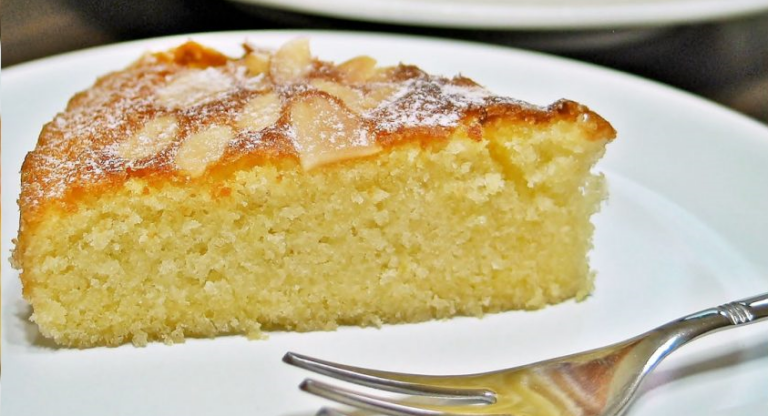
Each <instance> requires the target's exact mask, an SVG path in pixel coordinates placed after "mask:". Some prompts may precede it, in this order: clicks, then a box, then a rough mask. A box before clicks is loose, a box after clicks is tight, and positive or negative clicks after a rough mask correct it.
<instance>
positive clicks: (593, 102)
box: [2, 32, 768, 416]
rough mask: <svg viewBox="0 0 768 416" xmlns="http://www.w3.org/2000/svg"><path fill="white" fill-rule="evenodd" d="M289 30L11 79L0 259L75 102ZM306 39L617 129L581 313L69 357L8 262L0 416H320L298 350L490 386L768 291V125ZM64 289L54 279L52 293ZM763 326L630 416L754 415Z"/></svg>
mask: <svg viewBox="0 0 768 416" xmlns="http://www.w3.org/2000/svg"><path fill="white" fill-rule="evenodd" d="M298 34H299V33H297V32H238V33H223V34H210V35H192V36H181V37H175V38H164V39H157V40H149V41H142V42H137V43H129V44H122V45H115V46H110V47H106V48H99V49H93V50H88V51H83V52H79V53H74V54H69V55H64V56H59V57H55V58H50V59H46V60H43V61H38V62H34V63H30V64H26V65H23V66H18V67H15V68H11V69H8V70H7V71H4V72H5V73H4V74H3V83H2V97H3V101H4V103H5V114H4V120H3V135H2V140H3V142H2V146H3V152H2V167H3V175H2V181H3V183H2V189H3V195H2V198H3V199H2V204H3V212H2V215H3V217H2V252H3V253H5V254H4V256H7V254H8V253H9V251H10V249H11V244H12V243H11V239H12V238H13V237H14V236H15V234H16V230H17V223H18V215H17V210H16V209H15V199H16V197H17V195H18V191H19V184H18V182H19V175H18V172H19V169H20V166H21V162H22V159H23V158H24V155H25V153H26V152H27V151H29V150H31V149H32V148H33V146H34V144H35V139H36V136H37V134H38V132H39V130H40V127H41V126H42V124H43V123H45V122H46V121H47V120H49V119H51V118H52V116H53V115H54V114H55V113H56V112H57V111H59V110H61V109H62V108H64V105H65V103H66V101H67V99H68V98H69V97H70V96H71V95H72V94H73V93H75V92H76V91H78V90H81V89H84V88H86V87H88V86H89V85H90V84H91V83H92V82H93V81H94V78H95V77H96V76H97V75H99V74H103V73H105V72H107V71H110V70H114V69H119V68H121V67H123V66H124V65H126V64H128V63H129V62H131V61H132V60H133V59H135V58H136V57H138V56H139V55H140V54H141V53H143V52H145V51H147V50H158V49H164V48H167V47H170V46H172V45H176V44H178V43H179V42H181V41H183V40H184V39H186V38H189V37H192V38H193V39H196V40H198V41H201V42H203V43H206V44H209V45H212V46H215V47H217V48H221V49H223V50H225V51H228V52H231V53H236V52H237V51H238V45H239V44H240V43H241V42H242V41H243V40H244V39H246V38H248V39H250V40H251V41H253V42H256V43H258V44H262V45H268V46H277V45H279V44H281V43H282V42H284V41H285V40H287V39H290V38H293V37H295V36H297V35H298ZM301 34H305V35H310V36H311V39H312V45H313V50H314V51H315V53H316V54H317V55H319V56H321V57H323V58H326V59H333V60H342V59H346V58H349V57H351V56H354V55H357V54H361V53H366V54H370V55H373V56H375V57H377V58H379V59H380V62H382V63H384V64H394V63H397V62H398V61H400V60H402V61H405V62H411V63H416V64H418V65H420V66H422V67H423V68H425V69H427V70H429V71H432V72H438V73H444V74H456V73H459V72H461V73H463V74H465V75H468V76H471V77H473V78H475V79H476V80H478V81H479V82H481V83H483V84H485V85H487V86H488V87H490V88H491V89H493V90H495V91H497V92H499V93H502V94H507V95H512V96H515V97H519V98H523V99H526V100H529V101H532V102H534V103H541V104H544V103H549V102H552V101H554V100H556V99H558V98H561V97H568V98H571V99H575V100H578V101H581V102H583V103H586V104H588V105H589V106H591V107H592V108H593V109H594V110H596V111H597V112H599V113H601V114H602V115H604V116H605V117H606V118H607V119H608V120H610V121H612V123H613V124H614V126H615V127H616V129H617V130H618V131H619V138H618V139H617V140H616V141H615V142H614V143H612V144H611V145H610V148H609V149H608V154H607V156H606V157H605V159H604V160H603V161H602V162H601V163H600V166H599V168H600V170H602V171H604V172H605V173H606V175H607V177H608V180H609V183H610V191H611V197H610V201H609V202H608V204H607V205H606V206H605V207H604V209H603V211H602V212H601V213H600V214H599V215H598V216H597V217H596V219H595V220H596V222H597V234H596V239H595V251H594V253H593V255H592V263H593V265H594V267H595V268H596V269H597V270H598V273H599V274H598V278H597V289H596V291H595V293H594V295H593V296H592V297H590V298H589V299H588V300H587V301H585V302H583V303H580V304H576V303H573V302H566V303H564V304H561V305H557V306H554V307H549V308H546V309H544V310H541V311H536V312H509V313H504V314H498V315H492V316H487V317H486V318H483V319H474V318H458V319H452V320H448V321H442V322H428V323H421V324H413V325H398V326H387V327H384V328H382V329H370V328H369V329H359V328H343V329H341V330H339V331H336V332H316V333H306V334H297V333H273V334H271V336H270V339H269V340H266V341H248V340H246V339H245V338H244V337H239V336H235V337H222V338H217V339H204V340H190V341H188V342H187V343H185V344H182V345H175V346H171V347H169V346H166V345H163V344H151V345H150V346H148V347H146V348H134V347H133V346H130V345H127V346H122V347H119V348H113V349H108V348H94V349H87V350H73V349H61V348H56V347H55V346H53V345H52V344H51V343H49V342H46V341H45V340H43V339H41V338H40V336H39V335H38V332H37V330H36V327H35V326H34V325H32V324H30V323H29V322H27V317H28V316H29V313H30V311H29V309H28V307H27V306H26V304H25V303H24V301H22V299H21V295H20V284H19V281H18V273H17V272H16V271H15V270H12V269H11V268H10V265H9V264H8V262H7V261H4V262H3V266H2V267H3V269H2V276H3V331H2V336H3V339H2V342H3V345H2V352H3V391H2V394H3V400H2V406H3V407H2V414H3V416H38V415H40V416H43V415H46V416H47V415H54V414H55V415H79V416H86V415H94V416H103V415H115V416H117V415H131V416H135V415H150V416H151V415H187V416H203V415H206V416H210V415H228V416H246V415H247V416H253V415H274V416H309V415H311V414H313V411H314V410H316V409H318V408H319V407H320V406H321V405H323V404H327V402H325V401H323V400H320V399H316V398H314V397H311V396H309V395H307V394H305V393H302V392H300V391H299V390H298V389H297V386H298V384H299V382H300V381H301V380H302V379H303V378H304V377H305V376H307V374H306V373H304V372H302V371H300V370H297V369H295V368H292V367H289V366H287V365H285V364H283V363H282V362H281V361H280V359H281V357H282V355H283V354H284V353H285V352H286V351H296V352H301V353H305V354H309V355H314V356H317V357H322V358H326V359H330V360H338V361H343V362H347V363H351V364H356V365H362V366H370V367H379V368H389V369H393V370H408V371H414V372H425V373H454V372H455V373H459V372H473V371H482V370H490V369H494V368H500V367H504V366H512V365H518V364H523V363H527V362H531V361H534V360H539V359H544V358H548V357H552V356H557V355H562V354H566V353H570V352H574V351H577V350H583V349H587V348H592V347H597V346H600V345H603V344H607V343H610V342H613V341H619V340H621V339H623V338H626V337H629V336H631V335H634V334H637V333H640V332H642V331H644V330H647V329H650V328H651V327H654V326H656V325H659V324H662V323H664V322H666V321H668V320H671V319H673V318H676V317H678V316H681V315H684V314H686V313H690V312H693V311H695V310H698V309H702V308H705V307H709V306H714V305H716V304H718V303H722V302H725V301H730V300H735V299H737V298H741V297H747V296H750V295H754V294H757V293H759V292H766V291H768V256H765V248H766V247H768V217H767V216H766V215H765V212H766V210H768V186H766V183H767V181H766V179H768V163H766V161H768V128H766V127H765V126H763V125H761V124H758V123H756V122H753V121H750V120H749V119H747V118H745V117H742V116H740V115H738V114H735V113H733V112H730V111H728V110H725V109H723V108H720V107H717V106H716V105H713V104H711V103H708V102H706V101H703V100H701V99H698V98H695V97H693V96H690V95H687V94H684V93H681V92H679V91H675V90H672V89H670V88H667V87H664V86H661V85H658V84H654V83H651V82H648V81H644V80H641V79H638V78H635V77H631V76H627V75H623V74H620V73H616V72H612V71H608V70H604V69H600V68H597V67H594V66H589V65H584V64H580V63H575V62H572V61H567V60H563V59H558V58H553V57H549V56H545V55H539V54H533V53H528V52H521V51H516V50H511V49H505V48H499V47H489V46H480V45H475V44H466V43H458V42H446V41H436V40H427V39H420V38H409V37H392V36H382V35H375V34H370V35H366V34H359V33H355V34H343V33H301ZM54 278H55V277H54ZM766 345H768V326H767V325H765V324H756V325H753V326H748V327H745V328H740V329H738V328H737V329H734V330H732V331H729V332H726V333H720V334H715V335H712V336H711V337H709V338H705V339H703V340H700V341H698V342H696V343H694V344H692V345H690V346H688V347H686V348H685V349H683V350H681V351H680V352H678V353H675V354H673V355H672V357H670V358H669V359H668V361H666V362H665V363H663V364H662V365H661V366H660V367H659V368H658V370H657V372H655V373H654V375H653V376H652V377H651V378H650V379H648V380H647V381H648V382H647V384H646V385H645V387H644V389H643V392H642V394H641V395H640V397H639V398H638V400H637V402H636V403H635V405H634V406H633V407H632V408H631V411H630V413H629V414H630V415H635V416H636V415H655V416H657V415H680V414H696V415H734V414H739V415H750V414H766V410H768V404H766V403H768V389H766V388H765V386H766V385H768V348H766V347H765V346H766Z"/></svg>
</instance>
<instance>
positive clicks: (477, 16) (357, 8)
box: [229, 0, 768, 31]
mask: <svg viewBox="0 0 768 416" xmlns="http://www.w3.org/2000/svg"><path fill="white" fill-rule="evenodd" d="M229 1H231V2H235V3H238V4H240V5H244V6H246V7H247V6H252V7H253V6H260V7H267V8H271V9H274V10H281V11H287V12H295V13H303V14H310V15H312V14H314V15H319V16H325V17H332V18H341V19H346V20H357V19H359V20H363V21H367V22H376V23H390V24H400V25H407V26H426V27H444V28H458V29H489V30H500V29H514V30H524V31H532V30H553V31H564V30H578V29H589V30H595V29H618V28H621V29H628V28H641V27H646V28H647V27H660V26H669V25H674V24H689V23H703V22H708V21H717V20H724V19H730V18H736V17H741V16H748V15H752V14H756V13H760V12H763V11H767V10H768V1H766V0H732V1H728V2H723V1H718V0H669V1H648V0H637V1H635V2H633V3H629V4H627V3H624V4H603V5H570V4H568V3H569V2H568V1H567V0H566V1H561V2H560V4H551V5H516V4H509V3H507V1H510V0H497V1H494V0H483V1H477V2H471V3H469V0H367V1H366V2H363V3H361V2H359V1H357V0H327V1H322V2H316V1H314V0H229ZM393 2H395V3H397V4H393ZM463 2H466V3H463ZM462 3H463V4H462ZM468 5H469V6H468Z"/></svg>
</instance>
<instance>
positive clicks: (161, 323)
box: [21, 117, 605, 347]
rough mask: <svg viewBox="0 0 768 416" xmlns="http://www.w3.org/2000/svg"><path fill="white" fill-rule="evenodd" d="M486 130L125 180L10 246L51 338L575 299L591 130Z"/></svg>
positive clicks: (498, 124)
mask: <svg viewBox="0 0 768 416" xmlns="http://www.w3.org/2000/svg"><path fill="white" fill-rule="evenodd" d="M482 130H483V131H482V135H481V137H480V139H479V140H477V137H474V136H473V135H470V134H468V132H467V131H466V130H465V129H463V128H459V129H457V130H456V131H455V132H454V133H453V134H452V136H451V137H450V138H448V139H447V140H440V141H429V142H426V143H427V144H425V142H421V143H420V142H419V141H418V140H414V141H410V142H407V143H402V144H399V145H394V146H392V147H391V148H388V149H386V150H385V151H383V152H381V153H379V154H377V155H375V156H371V157H362V158H356V159H352V160H347V161H343V162H339V163H334V164H330V165H327V166H322V167H320V168H317V169H314V170H312V171H309V172H305V171H303V170H302V169H301V167H300V166H299V165H298V163H297V162H296V161H295V160H293V159H290V158H286V159H282V160H274V161H266V162H263V163H255V164H252V165H251V166H234V167H232V168H231V169H230V170H229V171H228V172H226V174H225V173H221V174H220V175H206V176H203V177H200V178H198V179H193V180H191V182H173V181H165V182H159V183H152V182H149V181H147V180H145V179H142V178H132V179H130V180H129V181H128V182H127V183H125V184H124V185H123V186H120V187H116V188H114V189H111V190H108V191H105V192H103V193H99V194H92V195H82V196H80V198H81V200H80V202H79V204H78V206H77V207H76V208H75V209H73V210H70V211H64V210H63V209H59V208H51V209H49V212H47V213H46V215H44V216H41V220H40V221H39V222H38V223H35V224H31V225H29V227H30V229H29V230H26V232H28V233H30V234H34V235H35V238H34V239H29V240H28V242H27V243H26V244H25V245H24V246H23V247H22V248H21V249H22V250H23V253H22V255H23V256H24V258H25V261H24V277H25V285H24V291H25V297H27V298H28V299H29V300H30V301H31V303H32V304H33V305H34V315H33V320H35V321H36V322H37V323H38V324H39V326H40V329H41V331H42V332H43V334H44V335H45V336H47V337H52V338H54V339H55V341H56V342H58V343H60V344H65V345H71V346H79V347H85V346H92V345H105V344H106V345H118V344H121V343H124V342H128V341H131V342H133V343H134V344H136V345H144V344H146V343H147V342H148V341H150V340H162V341H165V342H167V343H173V342H181V341H183V339H184V337H189V336H192V337H198V336H200V337H206V336H213V335H216V334H222V333H244V334H248V335H249V336H251V337H260V336H262V335H263V331H264V330H281V329H285V330H297V331H309V330H328V329H332V328H335V327H337V326H338V325H374V326H378V325H381V324H382V323H396V322H417V321H424V320H428V319H432V318H444V317H449V316H452V315H457V314H458V315H474V316H479V315H482V314H483V313H487V312H496V311H502V310H508V309H536V308H541V307H543V306H545V305H546V304H550V303H555V302H559V301H562V300H564V299H568V298H574V297H575V298H576V299H582V298H584V297H585V296H587V295H588V294H589V293H590V290H591V289H592V284H593V283H592V273H591V272H590V270H589V265H588V262H587V254H588V251H589V249H590V244H591V243H590V241H591V235H592V230H593V226H592V224H591V223H590V220H589V219H590V216H591V215H592V214H593V213H595V212H596V211H597V210H598V208H599V205H600V201H601V200H602V199H603V197H604V190H603V178H602V176H601V175H599V174H594V173H592V172H591V171H590V169H591V166H592V165H593V164H594V163H595V162H596V161H597V159H599V158H600V156H602V153H603V150H604V145H605V143H604V141H601V140H591V139H590V134H591V133H590V132H589V131H588V130H586V128H585V127H584V126H583V124H580V123H574V122H572V121H571V120H564V119H552V120H551V121H547V122H541V123H521V122H520V121H519V120H513V119H509V118H505V117H498V118H495V119H491V120H487V121H486V122H485V123H484V124H483V126H482ZM470 136H473V137H470Z"/></svg>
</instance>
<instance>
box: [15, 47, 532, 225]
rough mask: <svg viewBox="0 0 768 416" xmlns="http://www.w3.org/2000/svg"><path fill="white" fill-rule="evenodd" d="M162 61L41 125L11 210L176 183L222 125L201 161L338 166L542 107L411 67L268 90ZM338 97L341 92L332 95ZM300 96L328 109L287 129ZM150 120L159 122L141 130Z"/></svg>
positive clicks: (317, 70) (233, 68) (233, 66)
mask: <svg viewBox="0 0 768 416" xmlns="http://www.w3.org/2000/svg"><path fill="white" fill-rule="evenodd" d="M187 46H188V45H187ZM192 48H194V45H193V46H192ZM259 53H262V54H263V52H262V51H260V52H259ZM169 56H170V57H171V58H169ZM172 56H173V55H172V53H170V54H169V53H166V54H155V55H146V56H144V57H142V58H141V59H140V60H139V61H138V62H136V63H135V64H133V65H131V66H130V67H128V68H127V69H125V70H123V71H119V72H115V73H112V74H109V75H107V76H105V77H103V78H101V79H99V80H98V81H97V82H96V84H95V85H94V86H93V87H91V88H90V89H88V90H86V91H84V92H82V93H80V94H78V95H76V96H75V97H73V99H72V100H71V101H70V103H69V105H68V106H67V109H66V111H64V112H62V113H60V114H59V115H57V116H56V117H55V118H54V119H53V120H52V121H51V122H50V123H48V124H47V125H46V126H45V127H44V129H43V132H42V133H41V136H40V139H39V141H38V144H37V147H36V149H35V150H34V151H33V152H31V153H30V154H29V156H28V158H27V160H26V162H25V164H24V168H23V172H22V174H23V175H22V195H21V200H22V201H21V203H22V206H25V207H28V208H29V209H32V210H34V209H35V208H36V207H39V206H41V205H43V203H45V202H48V201H63V200H65V199H66V196H67V195H68V194H70V193H71V192H72V191H74V190H76V189H80V190H89V189H96V188H98V187H99V186H102V185H108V184H120V183H122V182H124V181H126V180H127V179H129V178H131V177H133V176H136V175H142V176H147V175H154V176H162V175H182V176H183V175H185V174H186V173H185V170H184V169H180V168H179V166H178V164H177V161H176V158H177V155H178V152H179V149H180V147H182V146H183V144H184V142H185V141H186V140H187V139H188V138H189V137H191V136H193V135H195V134H197V133H198V132H201V131H203V130H206V129H207V128H208V127H210V126H213V125H217V126H222V128H224V127H226V128H229V129H231V132H232V138H231V139H228V142H227V143H223V144H222V143H220V144H219V145H217V146H213V147H212V148H215V150H216V154H215V155H214V156H215V158H212V159H211V161H217V162H216V163H228V162H227V161H234V160H237V159H238V158H240V157H243V156H245V155H248V154H261V155H266V156H265V157H266V158H269V157H278V156H281V157H286V156H287V157H297V158H299V161H300V162H301V163H302V166H304V167H305V168H307V167H308V166H314V165H313V164H317V163H328V161H334V160H340V158H342V157H341V156H340V155H341V154H343V155H344V156H343V157H344V158H350V157H360V156H365V155H370V154H373V153H375V152H378V151H380V150H381V146H380V145H379V144H380V143H384V142H385V141H386V138H387V137H388V136H389V135H392V134H398V133H402V132H403V131H407V130H408V129H419V128H440V129H451V128H455V127H456V126H458V125H459V124H460V123H461V122H462V120H463V119H464V118H465V117H466V116H467V115H468V114H470V113H471V112H478V111H483V110H484V109H486V108H488V107H489V106H499V105H502V106H504V105H513V106H515V108H520V109H523V110H530V111H541V110H540V109H538V108H536V107H533V106H530V105H528V104H525V103H522V102H519V101H514V100H511V99H506V98H501V97H498V96H494V95H493V94H491V93H490V92H489V91H487V90H486V89H484V88H482V87H480V86H478V85H477V84H475V83H473V82H472V81H470V80H468V79H466V78H461V77H458V78H453V79H448V78H443V77H437V76H429V75H427V74H425V73H423V72H421V71H420V70H418V69H416V68H415V67H408V66H399V67H393V68H383V69H381V70H380V71H379V72H378V74H379V75H377V76H378V78H377V79H375V80H372V81H371V82H369V83H367V84H360V83H355V84H342V83H341V82H342V81H339V80H340V79H342V77H340V76H339V75H338V74H337V73H336V72H335V71H336V69H335V67H334V66H333V65H331V64H328V63H323V62H319V61H313V64H312V65H313V66H312V68H313V69H312V71H310V72H309V73H308V74H307V75H306V76H305V78H304V79H298V80H297V79H292V80H291V82H290V83H276V82H275V79H274V78H273V77H272V76H271V75H270V74H269V73H256V74H254V73H253V70H252V69H253V68H251V70H250V71H249V69H248V68H247V67H246V65H245V64H244V58H240V59H230V60H228V61H226V62H224V63H223V64H216V66H210V65H208V66H206V65H195V64H194V63H193V64H188V63H186V62H185V63H177V62H176V61H174V60H173V58H172ZM203 58H204V56H203ZM341 92H344V94H345V96H343V97H342V96H337V95H334V94H341ZM311 97H316V98H317V97H321V98H322V100H325V102H327V103H330V104H327V105H326V107H323V108H325V110H322V111H326V112H328V113H327V114H325V113H323V112H322V111H320V113H317V114H313V113H312V112H311V111H309V112H307V114H304V116H302V117H303V120H302V121H301V123H297V122H296V120H295V112H294V110H293V108H294V107H292V106H295V105H296V103H297V102H302V101H306V100H310V98H311ZM322 100H321V101H322ZM254 102H256V103H259V102H262V103H264V105H263V109H262V106H260V105H256V106H255V107H247V104H248V103H254ZM306 102H311V100H310V101H306ZM310 107H311V106H310ZM260 109H261V110H260ZM259 111H261V112H262V113H263V114H259ZM267 113H269V114H267ZM158 120H161V121H162V120H166V121H165V123H166V124H163V125H159V126H155V127H152V123H153V122H154V123H158ZM169 120H172V122H171V121H169ZM297 124H300V125H298V126H297ZM161 127H162V128H161ZM196 137H200V136H199V135H198V136H196ZM307 137H311V140H308V139H307ZM131 140H134V142H135V143H131V142H130V141H131ZM131 146H134V147H138V148H131ZM222 146H224V148H225V150H224V151H223V152H222V150H221V149H222ZM129 148H130V151H126V149H129ZM205 148H207V147H205V146H203V147H201V149H205ZM204 156H205V155H204ZM212 157H213V156H212ZM203 159H205V158H203ZM305 159H306V160H305ZM310 159H311V161H309V160H310ZM205 160H206V161H207V160H208V159H205ZM206 163H207V162H206ZM211 163H213V162H211ZM187 171H188V169H187Z"/></svg>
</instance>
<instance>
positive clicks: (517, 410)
mask: <svg viewBox="0 0 768 416" xmlns="http://www.w3.org/2000/svg"><path fill="white" fill-rule="evenodd" d="M766 317H768V293H764V294H762V295H758V296H755V297H752V298H749V299H743V300H739V301H735V302H730V303H726V304H724V305H721V306H718V307H715V308H710V309H706V310H703V311H701V312H697V313H694V314H691V315H688V316H685V317H683V318H680V319H678V320H675V321H672V322H670V323H668V324H665V325H662V326H660V327H658V328H656V329H653V330H651V331H648V332H646V333H644V334H642V335H639V336H637V337H634V338H631V339H628V340H626V341H623V342H619V343H617V344H613V345H609V346H607V347H603V348H599V349H595V350H591V351H586V352H582V353H579V354H573V355H569V356H566V357H561V358H555V359H551V360H546V361H541V362H538V363H534V364H529V365H525V366H521V367H515V368H509V369H504V370H498V371H491V372H487V373H478V374H467V375H451V376H431V375H418V374H404V373H395V372H389V371H379V370H371V369H366V368H359V367H352V366H348V365H343V364H336V363H332V362H328V361H323V360H319V359H316V358H311V357H307V356H304V355H300V354H295V353H291V352H289V353H287V354H286V355H285V356H284V357H283V361H285V362H286V363H288V364H291V365H295V366H297V367H301V368H304V369H307V370H310V371H314V372H316V373H319V374H323V375H326V376H330V377H334V378H337V379H339V380H344V381H348V382H350V383H355V384H359V385H362V386H366V387H370V388H374V389H380V390H385V391H389V392H394V393H400V394H406V395H409V396H410V397H406V398H397V397H388V396H378V395H371V394H368V393H363V392H357V391H353V390H348V389H346V388H341V387H336V386H333V385H330V384H327V383H324V382H320V381H316V380H312V379H306V380H304V381H303V382H302V383H301V385H300V388H301V389H302V390H304V391H306V392H309V393H312V394H315V395H318V396H321V397H324V398H326V399H330V400H333V401H336V402H338V403H343V404H346V405H348V406H352V407H354V408H357V409H362V410H366V411H370V412H374V413H376V414H383V415H390V416H471V415H492V416H514V415H526V416H545V415H563V416H609V415H610V416H617V415H620V414H621V413H623V412H624V411H625V410H626V409H627V407H628V405H629V403H630V402H631V401H632V398H633V396H634V394H635V392H636V391H637V388H638V386H639V385H640V382H641V381H642V380H643V377H645V375H646V374H648V373H649V372H650V371H651V370H653V369H654V368H655V367H656V365H658V364H659V362H660V361H661V360H662V359H664V358H665V357H666V356H667V355H669V354H670V353H671V352H673V351H675V350H676V349H677V348H679V347H680V346H682V345H684V344H686V343H688V342H690V341H692V340H694V339H696V338H699V337H701V336H704V335H707V334H711V333H712V332H714V331H717V330H720V329H726V328H733V327H734V326H739V325H743V324H748V323H752V322H757V321H760V320H763V319H765V318H766ZM390 396H391V395H390ZM414 396H427V397H428V398H429V399H428V400H424V399H422V400H420V401H419V400H414V399H415V397H414ZM317 415H318V416H321V415H324V416H345V415H351V413H346V412H342V411H339V410H334V409H330V408H323V409H321V410H320V411H319V412H318V413H317Z"/></svg>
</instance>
